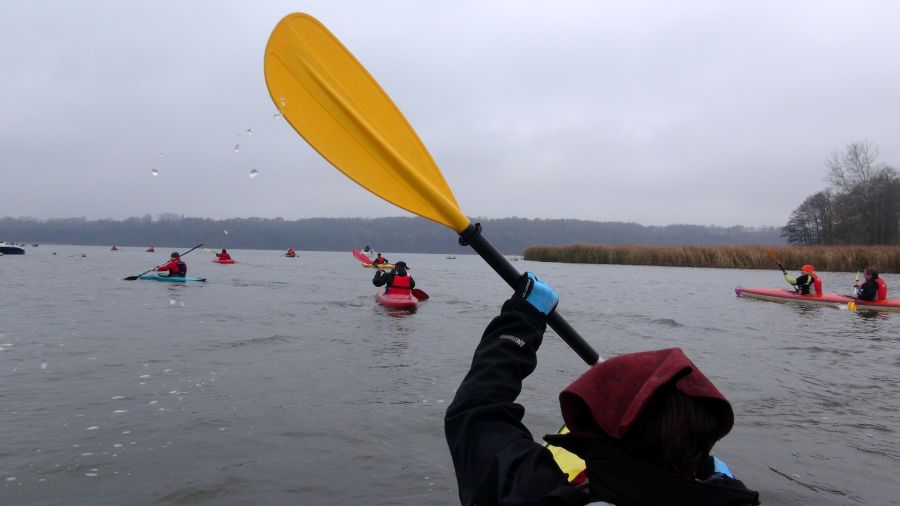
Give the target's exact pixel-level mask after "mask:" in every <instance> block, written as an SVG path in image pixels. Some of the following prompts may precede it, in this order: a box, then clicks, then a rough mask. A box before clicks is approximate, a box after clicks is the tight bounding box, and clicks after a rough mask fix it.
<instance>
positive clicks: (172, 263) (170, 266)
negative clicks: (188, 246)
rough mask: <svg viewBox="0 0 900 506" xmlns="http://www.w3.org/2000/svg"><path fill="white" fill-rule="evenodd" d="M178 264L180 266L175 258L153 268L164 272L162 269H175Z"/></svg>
mask: <svg viewBox="0 0 900 506" xmlns="http://www.w3.org/2000/svg"><path fill="white" fill-rule="evenodd" d="M177 266H178V262H176V261H175V260H172V261H170V262H169V263H167V264H163V265H160V266H159V267H156V268H155V269H153V270H154V271H159V272H162V271H168V270H172V269H175V268H176V267H177Z"/></svg>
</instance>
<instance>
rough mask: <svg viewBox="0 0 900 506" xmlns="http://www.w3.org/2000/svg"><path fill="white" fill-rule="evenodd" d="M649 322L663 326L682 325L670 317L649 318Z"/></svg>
mask: <svg viewBox="0 0 900 506" xmlns="http://www.w3.org/2000/svg"><path fill="white" fill-rule="evenodd" d="M650 323H655V324H657V325H662V326H663V327H671V328H674V327H683V326H684V325H682V324H680V323H678V322H677V321H675V320H673V319H672V318H657V319H656V320H650Z"/></svg>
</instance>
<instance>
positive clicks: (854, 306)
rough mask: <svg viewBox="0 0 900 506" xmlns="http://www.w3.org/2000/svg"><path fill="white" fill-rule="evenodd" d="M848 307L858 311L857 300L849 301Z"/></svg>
mask: <svg viewBox="0 0 900 506" xmlns="http://www.w3.org/2000/svg"><path fill="white" fill-rule="evenodd" d="M847 309H849V310H850V311H853V312H856V302H855V301H852V300H851V301H850V302H848V303H847Z"/></svg>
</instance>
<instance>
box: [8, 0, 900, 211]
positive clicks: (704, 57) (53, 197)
mask: <svg viewBox="0 0 900 506" xmlns="http://www.w3.org/2000/svg"><path fill="white" fill-rule="evenodd" d="M294 11H305V12H308V13H310V14H312V15H314V16H316V17H318V18H319V19H320V20H321V21H322V22H323V23H324V24H325V25H326V26H327V27H329V29H330V30H331V31H332V32H333V33H335V34H336V35H337V36H338V37H339V38H340V39H341V40H342V41H343V42H344V44H345V45H346V46H347V47H348V48H349V49H350V50H351V51H352V52H353V53H354V54H355V55H356V56H357V58H358V59H359V60H360V61H361V62H362V63H363V64H364V65H365V66H366V67H367V68H368V69H369V71H370V72H371V73H372V74H373V75H374V76H375V78H376V79H377V80H378V81H379V82H380V83H381V84H382V86H383V87H384V88H385V90H387V92H388V93H389V94H390V95H391V97H392V98H393V99H394V101H395V102H396V103H397V105H398V106H399V107H400V109H401V110H402V111H403V112H404V113H405V114H406V116H407V118H408V119H409V121H410V123H411V124H412V125H413V126H414V127H415V128H416V130H417V131H418V133H419V135H420V136H421V137H422V140H423V141H424V143H425V145H426V146H428V148H429V150H430V151H431V153H432V155H433V157H434V158H435V160H436V161H437V163H438V165H439V166H440V167H441V170H442V171H443V173H444V175H445V177H446V179H447V181H448V182H449V184H450V186H451V187H452V188H453V190H454V193H455V194H456V197H457V200H458V201H459V202H460V204H461V206H462V209H463V211H464V212H466V214H469V215H472V216H489V217H506V216H524V217H543V218H582V219H591V220H624V221H637V222H640V223H644V224H669V223H698V224H720V225H732V224H744V225H782V224H783V223H784V222H785V221H786V219H787V215H788V214H789V213H790V211H791V210H793V209H794V208H795V207H796V206H797V205H798V204H799V203H800V202H801V201H802V200H803V198H804V197H805V196H806V195H808V194H810V193H813V192H814V191H817V190H819V189H821V188H823V187H824V186H825V182H824V180H823V176H824V167H823V162H824V160H825V158H826V157H827V156H828V155H829V154H830V153H831V152H832V151H834V150H836V149H840V148H842V147H843V146H844V145H846V144H847V143H849V142H853V141H856V140H867V141H870V142H872V143H873V144H876V145H877V146H879V147H880V149H881V160H882V161H884V162H887V163H889V164H891V165H894V166H898V165H900V142H898V141H900V30H898V29H897V22H898V19H900V2H892V1H884V2H820V1H808V2H782V1H779V2H741V3H737V2H721V1H709V2H699V1H698V2H670V1H660V2H594V1H585V2H576V1H565V2H545V1H543V2H524V1H517V2H513V1H502V2H501V1H498V2H488V1H472V2H459V1H457V2H424V1H423V2H371V1H359V2H339V1H334V0H324V1H311V2H286V1H285V2H276V1H259V2H251V1H240V2H238V1H221V0H215V1H212V0H210V1H197V0H192V1H183V0H179V1H153V2H139V1H128V2H123V1H118V0H117V1H112V0H110V1H105V2H99V1H77V2H75V1H68V0H58V1H40V0H4V1H3V2H2V3H0V174H2V179H0V216H2V215H8V216H34V217H38V218H49V217H69V216H86V217H88V218H103V217H113V218H124V217H128V216H138V215H142V214H144V213H152V214H157V213H161V212H174V213H181V214H185V215H189V216H208V217H213V218H227V217H248V216H262V217H275V216H282V217H284V218H288V219H296V218H305V217H323V216H324V217H348V216H396V215H402V214H404V213H403V211H400V210H397V209H396V208H394V207H392V206H390V205H389V204H386V203H384V202H382V201H381V200H379V199H377V198H376V197H374V196H372V195H371V194H369V193H368V192H366V191H365V190H362V189H360V188H359V187H357V186H356V185H355V184H353V183H352V182H351V181H350V180H348V179H346V178H344V177H343V176H342V175H341V174H340V173H339V172H338V171H337V170H335V169H333V168H331V167H330V166H329V165H328V164H327V163H326V162H324V161H323V160H322V159H321V158H319V157H318V155H317V154H316V153H315V152H314V151H313V150H312V149H311V148H310V147H309V146H308V145H307V144H306V143H305V142H304V141H303V140H302V139H301V138H300V137H299V136H298V135H297V134H296V133H294V131H293V130H292V129H291V128H290V126H289V125H287V123H285V122H284V121H283V120H281V119H275V118H273V113H274V112H275V108H274V106H273V104H272V102H271V100H270V99H269V97H268V94H267V91H266V87H265V82H264V77H263V71H262V58H263V48H264V47H265V44H266V40H267V38H268V36H269V33H270V32H271V30H272V28H273V27H274V26H275V24H276V23H277V22H278V20H279V19H280V18H281V17H282V16H284V15H286V14H288V13H290V12H294ZM248 128H249V129H252V131H253V135H252V136H249V135H248V134H247V132H246V130H247V129H248ZM238 134H240V135H238ZM235 144H240V146H241V147H240V150H239V151H237V152H235V150H234V146H235ZM160 154H162V156H160ZM153 169H156V170H158V171H159V175H158V176H153V175H152V174H151V171H152V170H153ZM252 169H256V170H258V172H259V175H258V177H256V178H252V179H251V178H250V177H249V176H248V174H249V172H250V170H252Z"/></svg>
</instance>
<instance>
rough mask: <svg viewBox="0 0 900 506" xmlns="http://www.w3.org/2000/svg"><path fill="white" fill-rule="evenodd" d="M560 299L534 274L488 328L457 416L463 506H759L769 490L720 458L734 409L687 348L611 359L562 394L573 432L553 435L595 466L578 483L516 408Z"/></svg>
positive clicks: (454, 409) (451, 415) (451, 414)
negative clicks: (759, 489)
mask: <svg viewBox="0 0 900 506" xmlns="http://www.w3.org/2000/svg"><path fill="white" fill-rule="evenodd" d="M558 300H559V299H558V297H557V295H556V292H555V291H554V290H553V289H552V288H550V287H549V286H548V285H547V284H545V283H544V282H543V281H541V280H540V279H539V278H537V277H536V276H534V275H533V274H531V273H526V275H525V276H523V278H522V281H521V282H520V285H519V287H518V288H517V290H516V291H515V293H514V295H513V297H512V298H511V299H509V300H508V301H506V303H504V304H503V308H502V310H501V312H500V315H499V316H497V317H496V318H494V320H493V321H492V322H491V323H490V324H489V325H488V327H487V329H486V330H485V331H484V334H483V336H482V338H481V342H480V343H479V345H478V347H477V348H476V350H475V356H474V358H473V360H472V366H471V369H470V370H469V372H468V374H467V375H466V377H465V379H463V381H462V384H461V385H460V386H459V389H458V390H457V392H456V396H455V398H454V399H453V402H452V403H451V404H450V406H449V407H448V409H447V413H446V417H445V433H446V436H447V443H448V444H449V446H450V453H451V456H452V458H453V465H454V468H455V470H456V477H457V482H458V485H459V497H460V501H461V502H462V504H464V505H473V504H475V505H502V504H510V505H512V504H515V505H569V504H572V505H580V504H589V503H593V502H597V501H604V502H605V503H608V504H614V505H617V506H664V505H673V506H755V505H758V504H759V494H758V493H756V492H754V491H752V490H749V489H747V487H745V486H744V484H743V483H741V482H740V481H738V480H736V479H734V477H733V476H732V474H731V472H730V470H729V469H728V468H727V466H726V465H724V463H723V462H721V461H719V460H718V459H715V458H714V457H712V456H710V451H711V449H712V446H713V445H714V444H715V442H716V441H718V440H719V439H721V438H722V437H724V436H725V435H726V434H727V433H728V432H729V431H730V430H731V427H732V425H733V422H734V415H733V412H732V410H731V405H730V404H729V403H728V401H727V400H726V399H725V398H724V396H722V394H721V393H720V392H719V391H718V390H717V389H716V387H715V386H714V385H713V384H712V383H711V382H710V381H709V380H708V379H707V378H706V377H705V376H704V375H703V374H702V373H701V372H700V371H699V369H697V367H696V366H695V365H694V364H693V363H692V362H691V361H690V359H688V358H687V357H686V356H685V355H684V353H683V352H682V351H681V350H680V349H678V348H672V349H666V350H656V351H649V352H641V353H632V354H628V355H622V356H619V357H616V358H612V359H610V360H607V361H605V362H601V363H599V364H597V365H595V366H593V367H592V368H591V369H589V370H588V372H586V373H585V374H584V375H582V376H581V377H580V378H578V379H577V380H576V381H575V382H574V383H572V384H571V385H570V386H569V387H568V388H566V389H565V390H564V391H563V392H562V393H561V394H560V408H561V410H562V414H563V419H564V420H565V422H566V425H567V426H568V428H569V429H570V432H569V433H568V434H564V435H552V436H546V437H545V440H547V441H548V442H551V443H552V444H554V445H556V446H559V447H562V448H565V449H567V450H569V451H571V452H572V453H574V454H576V455H577V456H578V457H581V458H582V459H584V460H585V462H586V465H587V467H586V472H585V474H586V476H587V482H586V484H584V485H581V486H575V485H573V484H571V483H570V482H569V480H568V478H567V476H566V474H565V473H563V471H562V470H561V469H560V467H559V465H558V464H557V462H556V461H555V460H554V458H553V456H552V454H551V452H550V450H548V449H547V448H546V447H545V446H544V445H541V444H539V443H537V442H536V441H534V439H533V437H532V435H531V432H529V430H528V429H527V428H526V427H525V425H523V424H522V417H523V416H524V414H525V409H524V408H523V407H522V406H521V405H519V404H516V403H515V400H516V397H517V396H518V395H519V392H520V391H521V389H522V381H523V380H524V379H525V378H526V377H527V376H528V375H529V374H531V372H532V371H534V368H535V366H536V364H537V350H538V348H539V347H540V345H541V341H542V339H543V334H544V330H545V329H546V317H547V315H548V314H550V313H551V312H552V311H553V310H554V308H555V307H556V303H557V301H558Z"/></svg>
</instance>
